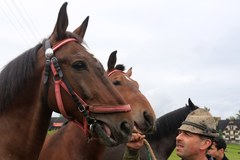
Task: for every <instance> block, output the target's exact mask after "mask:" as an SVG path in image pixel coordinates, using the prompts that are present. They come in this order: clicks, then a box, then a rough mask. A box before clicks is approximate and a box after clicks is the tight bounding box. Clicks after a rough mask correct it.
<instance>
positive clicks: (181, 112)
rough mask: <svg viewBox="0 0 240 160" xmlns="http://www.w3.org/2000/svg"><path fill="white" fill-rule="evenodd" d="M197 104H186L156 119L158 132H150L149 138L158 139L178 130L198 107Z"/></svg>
mask: <svg viewBox="0 0 240 160" xmlns="http://www.w3.org/2000/svg"><path fill="white" fill-rule="evenodd" d="M197 108H198V107H197V106H189V105H186V106H184V107H181V108H179V109H176V110H174V111H172V112H169V113H167V114H165V115H163V116H161V117H159V118H158V119H157V120H156V133H154V134H148V135H147V137H148V138H150V139H151V138H153V139H155V138H156V139H157V138H158V137H164V136H166V135H171V133H175V132H176V128H179V127H180V125H181V122H182V121H184V120H185V118H186V116H187V115H188V114H189V113H190V112H192V111H193V110H195V109H197Z"/></svg>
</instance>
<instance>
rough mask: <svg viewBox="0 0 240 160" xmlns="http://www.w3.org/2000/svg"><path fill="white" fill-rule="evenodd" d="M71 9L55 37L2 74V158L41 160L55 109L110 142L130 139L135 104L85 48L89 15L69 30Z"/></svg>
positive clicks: (63, 15) (64, 14) (58, 24)
mask: <svg viewBox="0 0 240 160" xmlns="http://www.w3.org/2000/svg"><path fill="white" fill-rule="evenodd" d="M66 7H67V3H64V4H63V5H62V7H61V8H60V11H59V14H58V18H57V22H56V25H55V27H54V29H53V32H52V34H51V35H50V37H49V38H48V39H45V40H44V41H43V43H40V44H38V45H36V46H35V47H33V48H31V49H29V50H28V51H26V52H24V53H23V54H21V55H20V56H18V57H17V58H15V59H14V60H12V61H11V62H10V63H8V64H7V65H6V67H5V68H4V69H3V70H2V71H1V73H0V123H1V124H0V137H1V138H0V159H1V160H26V159H27V160H34V159H38V155H39V152H40V150H41V148H42V145H43V143H44V139H45V136H46V133H47V129H48V125H49V122H50V118H51V114H52V111H56V112H60V113H62V114H63V115H64V116H65V117H66V118H68V119H69V120H70V121H72V122H75V123H77V124H79V125H80V126H82V125H83V127H84V128H85V129H86V131H87V132H91V133H93V135H95V133H98V134H99V135H98V137H99V138H100V139H101V140H102V141H103V142H105V143H106V144H108V145H109V146H111V145H116V144H119V143H123V142H127V141H128V140H129V139H130V137H131V134H132V128H133V125H134V123H133V119H132V116H131V113H130V112H129V111H130V109H131V108H130V106H129V105H128V104H126V101H125V100H124V99H123V97H122V96H121V95H120V94H119V92H118V91H117V90H116V88H115V87H114V85H113V84H112V83H111V82H110V81H109V80H108V77H107V74H106V73H105V71H104V68H103V66H102V64H101V63H100V62H99V61H98V60H97V59H96V58H94V56H93V55H92V54H91V53H89V52H88V51H87V49H86V48H85V47H84V46H83V38H84V35H85V31H86V29H87V24H88V18H87V19H86V20H85V21H84V22H83V23H82V24H81V25H80V26H79V27H78V28H77V29H76V30H75V31H74V32H68V31H66V29H67V26H68V16H67V12H66ZM115 113H117V114H115ZM88 125H89V126H91V129H88V128H87V127H88ZM86 126H87V127H86ZM102 128H103V129H102Z"/></svg>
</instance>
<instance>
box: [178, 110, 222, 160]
mask: <svg viewBox="0 0 240 160" xmlns="http://www.w3.org/2000/svg"><path fill="white" fill-rule="evenodd" d="M216 125H217V124H216V122H215V120H214V118H213V116H212V115H211V114H210V113H209V112H208V111H206V110H205V109H202V108H199V109H197V110H195V111H193V112H191V113H190V114H189V115H188V116H187V118H186V119H185V121H183V122H182V125H181V126H180V128H179V129H178V130H179V134H178V136H177V137H176V154H177V155H178V156H179V157H181V158H182V159H183V160H207V159H208V158H207V156H206V153H207V150H208V149H209V148H210V146H211V145H212V139H213V138H214V137H217V136H218V134H217V132H216Z"/></svg>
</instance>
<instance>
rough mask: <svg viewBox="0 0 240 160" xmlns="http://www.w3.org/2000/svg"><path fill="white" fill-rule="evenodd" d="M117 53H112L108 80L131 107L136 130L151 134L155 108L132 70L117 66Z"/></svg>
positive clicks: (109, 61)
mask: <svg viewBox="0 0 240 160" xmlns="http://www.w3.org/2000/svg"><path fill="white" fill-rule="evenodd" d="M116 53H117V51H114V52H112V53H111V54H110V56H109V59H108V70H107V72H108V78H109V79H110V81H111V82H112V83H113V84H114V85H115V87H116V88H117V89H118V91H119V92H120V93H121V94H122V96H123V98H124V99H125V100H126V101H127V102H128V103H129V104H130V105H131V108H132V112H131V113H132V116H133V120H134V125H135V128H136V129H137V130H138V131H140V132H142V133H148V132H151V131H152V130H153V128H154V122H155V119H156V117H155V113H154V111H153V108H152V106H151V104H150V103H149V101H148V100H147V98H146V97H145V96H144V95H143V94H142V93H141V91H140V90H139V84H138V82H137V81H135V80H133V79H132V78H131V75H132V68H130V69H129V70H128V71H127V72H124V66H123V65H116V61H117V56H116Z"/></svg>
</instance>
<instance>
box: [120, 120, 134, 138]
mask: <svg viewBox="0 0 240 160" xmlns="http://www.w3.org/2000/svg"><path fill="white" fill-rule="evenodd" d="M120 127H121V131H123V132H124V134H126V136H129V135H131V134H132V129H131V126H130V124H129V123H127V122H126V121H124V122H122V123H121V126H120Z"/></svg>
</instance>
